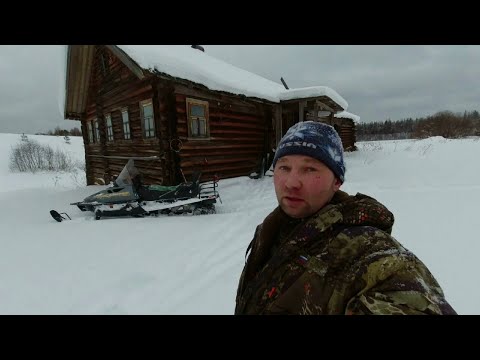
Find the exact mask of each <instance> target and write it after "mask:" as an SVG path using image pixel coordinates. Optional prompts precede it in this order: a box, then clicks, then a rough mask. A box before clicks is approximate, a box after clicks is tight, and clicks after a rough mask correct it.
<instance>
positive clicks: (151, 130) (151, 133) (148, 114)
mask: <svg viewBox="0 0 480 360" xmlns="http://www.w3.org/2000/svg"><path fill="white" fill-rule="evenodd" d="M141 111H142V119H143V120H142V125H143V136H144V137H145V138H147V139H148V138H153V137H155V121H154V118H153V105H152V101H151V100H146V101H142V102H141Z"/></svg>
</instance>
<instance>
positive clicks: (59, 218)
mask: <svg viewBox="0 0 480 360" xmlns="http://www.w3.org/2000/svg"><path fill="white" fill-rule="evenodd" d="M62 214H63V215H66V216H67V217H68V219H69V220H72V218H71V217H70V216H68V214H67V213H59V212H58V211H55V210H50V215H52V217H53V218H54V219H55V220H57V221H58V222H62V221H63V220H67V218H66V217H64V216H62Z"/></svg>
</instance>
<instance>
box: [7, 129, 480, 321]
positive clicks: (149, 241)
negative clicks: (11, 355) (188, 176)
mask: <svg viewBox="0 0 480 360" xmlns="http://www.w3.org/2000/svg"><path fill="white" fill-rule="evenodd" d="M28 137H29V139H35V140H37V141H39V142H41V143H48V144H49V145H50V146H51V147H52V148H54V149H56V148H59V149H63V150H64V151H67V152H68V153H70V155H71V156H72V158H74V159H76V160H78V161H83V160H84V152H83V143H82V139H81V138H76V137H71V144H70V145H69V144H66V143H65V141H64V139H63V137H55V136H34V135H28ZM18 142H20V135H19V134H0V200H1V204H2V205H3V206H2V207H1V210H0V219H1V220H0V224H1V239H0V248H1V251H0V314H232V313H233V310H234V307H235V303H234V302H235V292H236V287H237V282H238V277H239V276H240V272H241V270H242V268H243V264H244V255H245V250H246V247H247V245H248V243H249V242H250V240H251V238H252V235H253V231H254V229H255V227H256V225H257V224H258V223H260V222H261V221H262V220H263V218H264V217H265V216H266V215H267V214H268V213H269V212H270V211H271V210H272V209H273V208H274V207H275V205H276V201H275V195H274V190H273V184H272V178H270V177H264V178H262V179H259V180H252V179H249V178H247V177H239V178H235V179H227V180H221V181H220V184H219V185H220V186H219V191H220V195H221V199H222V201H223V203H222V204H220V203H218V204H217V214H215V215H202V216H177V217H175V216H159V217H148V218H121V219H102V220H100V221H95V220H94V218H93V216H92V214H91V213H82V212H81V211H80V210H78V209H77V208H76V207H74V206H71V205H69V203H71V202H74V201H80V200H82V199H83V198H84V197H86V196H88V195H90V194H92V193H94V192H96V191H98V190H100V189H103V188H105V186H88V187H87V186H86V185H85V173H84V171H83V170H81V169H79V170H77V171H76V172H74V173H37V174H29V173H21V174H20V173H11V172H10V171H9V168H8V163H9V156H10V151H11V147H12V146H14V145H15V144H17V143H18ZM357 146H358V147H359V150H358V151H356V152H353V153H347V154H346V162H347V173H346V182H345V184H344V185H343V187H342V189H343V190H345V191H347V192H349V193H353V194H354V193H356V192H362V193H365V194H367V195H370V196H373V197H375V198H377V199H378V200H379V201H381V202H382V203H384V204H385V205H386V206H387V207H389V208H390V210H392V211H393V213H394V214H395V219H396V222H395V225H394V228H393V235H394V236H395V237H396V238H397V240H399V241H400V242H401V243H402V244H403V245H405V246H406V247H407V248H409V249H410V250H412V251H413V252H414V253H415V254H416V255H417V256H418V257H419V258H420V259H421V260H422V261H423V262H424V263H425V264H426V265H427V266H428V267H429V268H430V270H431V271H432V273H433V274H434V275H435V277H436V278H437V280H438V281H439V283H440V285H441V286H442V287H443V289H444V291H445V294H446V297H447V300H448V301H449V302H450V303H451V305H452V306H453V307H454V308H455V309H456V310H457V312H458V313H459V314H480V310H479V309H480V306H479V305H480V289H479V286H478V285H477V284H478V275H479V274H480V263H479V262H478V260H477V258H478V253H479V250H480V244H479V236H478V235H477V231H476V224H479V223H480V221H479V219H478V214H479V213H480V212H479V211H478V209H477V207H478V204H479V203H480V183H479V180H478V179H479V178H480V161H478V156H479V154H480V141H479V138H469V139H462V140H446V139H443V138H439V137H436V138H429V139H426V140H421V141H413V140H400V141H379V142H361V143H358V144H357ZM50 209H57V210H58V211H66V212H68V214H69V215H70V216H71V217H72V221H64V222H62V223H57V222H56V221H54V220H53V219H52V218H51V217H50V215H49V210H50Z"/></svg>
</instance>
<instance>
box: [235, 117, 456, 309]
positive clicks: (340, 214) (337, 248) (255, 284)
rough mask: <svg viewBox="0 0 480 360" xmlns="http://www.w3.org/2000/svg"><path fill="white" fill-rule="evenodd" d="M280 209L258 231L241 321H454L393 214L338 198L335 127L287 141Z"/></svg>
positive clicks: (240, 294)
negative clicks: (387, 317)
mask: <svg viewBox="0 0 480 360" xmlns="http://www.w3.org/2000/svg"><path fill="white" fill-rule="evenodd" d="M273 166H274V185H275V192H276V195H277V200H278V204H279V206H278V207H277V208H276V209H275V210H274V211H273V212H272V213H271V214H270V215H268V216H267V217H266V218H265V220H264V221H263V223H262V224H261V225H259V226H258V227H257V229H256V231H255V236H254V238H253V240H252V242H251V243H250V245H249V247H248V249H247V252H248V251H249V249H250V248H251V253H250V255H249V257H248V260H247V262H246V264H245V267H244V269H243V272H242V275H241V277H240V281H239V285H238V291H237V298H236V308H235V314H347V315H353V314H432V315H433V314H438V315H440V314H452V315H454V314H456V312H455V310H454V309H453V308H452V307H451V306H450V305H449V304H448V302H447V301H446V300H445V297H444V294H443V291H442V289H441V287H440V285H439V284H438V283H437V281H436V280H435V278H434V277H433V275H432V274H431V273H430V271H429V270H428V269H427V267H426V266H425V265H424V264H423V263H422V262H421V261H420V260H419V259H418V258H417V257H416V256H415V255H414V254H412V253H411V252H410V251H408V250H407V249H405V248H404V247H403V246H402V245H401V244H400V243H398V242H397V241H396V240H395V239H394V238H393V237H392V236H391V235H390V234H391V231H392V226H393V222H394V217H393V214H392V213H391V212H390V211H389V210H388V209H387V208H386V207H385V206H384V205H382V204H380V203H379V202H377V201H376V200H375V199H373V198H371V197H369V196H366V195H363V194H360V193H358V194H357V195H355V196H350V195H348V194H347V193H345V192H343V191H341V190H339V189H340V186H341V185H342V183H343V182H344V177H345V164H344V159H343V147H342V143H341V140H340V138H339V136H338V134H337V132H336V131H335V130H334V128H333V127H331V126H330V125H327V124H323V123H319V122H313V121H306V122H300V123H298V124H295V125H293V126H292V127H291V128H290V129H289V130H288V132H287V133H286V134H285V136H284V137H283V138H282V140H281V141H280V143H279V145H278V148H277V151H276V153H275V157H274V160H273Z"/></svg>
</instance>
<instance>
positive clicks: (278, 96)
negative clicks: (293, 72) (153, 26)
mask: <svg viewBox="0 0 480 360" xmlns="http://www.w3.org/2000/svg"><path fill="white" fill-rule="evenodd" d="M117 46H118V47H119V48H120V49H121V50H123V51H124V52H125V53H127V54H128V55H129V56H130V57H131V58H132V59H133V60H134V61H135V62H136V63H137V64H138V65H139V66H140V67H142V68H144V69H147V70H150V71H152V70H156V71H158V72H161V73H165V74H168V75H170V76H174V77H178V78H181V79H186V80H189V81H193V82H195V83H199V84H202V85H205V86H206V87H207V88H209V89H210V90H217V91H226V92H229V93H232V94H236V95H240V94H241V95H245V96H248V97H257V98H261V99H265V100H269V101H272V102H275V103H279V102H280V100H292V99H301V98H307V97H316V96H324V95H325V96H329V97H330V98H331V99H332V100H333V101H335V102H336V103H338V104H339V105H340V106H341V107H342V108H343V109H344V110H347V108H348V103H347V101H345V99H343V98H342V97H341V96H340V95H339V94H338V93H337V92H336V91H335V90H333V89H331V88H329V87H326V86H313V87H306V88H298V89H289V90H286V89H285V88H284V87H283V85H280V84H278V83H276V82H273V81H270V80H268V79H265V78H263V77H261V76H259V75H256V74H253V73H251V72H249V71H246V70H243V69H240V68H238V67H236V66H233V65H231V64H228V63H226V62H224V61H222V60H219V59H216V58H214V57H212V56H210V55H208V54H207V53H205V52H203V51H200V50H197V49H193V48H191V47H190V46H187V45H117Z"/></svg>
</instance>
